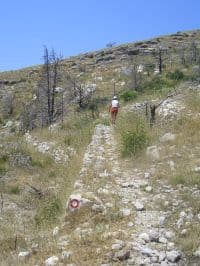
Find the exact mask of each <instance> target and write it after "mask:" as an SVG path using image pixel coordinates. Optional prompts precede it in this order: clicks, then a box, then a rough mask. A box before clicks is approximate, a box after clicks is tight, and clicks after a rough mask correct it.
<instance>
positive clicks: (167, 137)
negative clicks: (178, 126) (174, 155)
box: [160, 132, 176, 142]
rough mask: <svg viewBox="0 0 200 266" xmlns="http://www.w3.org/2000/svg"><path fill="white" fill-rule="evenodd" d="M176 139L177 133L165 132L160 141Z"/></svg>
mask: <svg viewBox="0 0 200 266" xmlns="http://www.w3.org/2000/svg"><path fill="white" fill-rule="evenodd" d="M175 139H176V135H175V134H172V133H170V132H168V133H165V134H164V135H163V136H162V137H160V142H168V141H174V140H175Z"/></svg>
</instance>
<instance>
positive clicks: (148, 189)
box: [145, 186, 153, 192]
mask: <svg viewBox="0 0 200 266" xmlns="http://www.w3.org/2000/svg"><path fill="white" fill-rule="evenodd" d="M145 190H146V192H152V190H153V188H152V187H151V186H147V187H146V188H145Z"/></svg>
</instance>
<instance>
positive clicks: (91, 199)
mask: <svg viewBox="0 0 200 266" xmlns="http://www.w3.org/2000/svg"><path fill="white" fill-rule="evenodd" d="M83 207H87V208H90V209H91V210H93V211H96V210H98V212H99V211H104V209H105V207H104V205H103V203H102V201H101V200H100V199H99V198H98V197H97V196H95V195H94V193H93V192H75V193H74V194H71V195H70V197H69V199H68V201H67V204H66V212H68V211H70V212H73V211H75V210H79V209H80V208H83Z"/></svg>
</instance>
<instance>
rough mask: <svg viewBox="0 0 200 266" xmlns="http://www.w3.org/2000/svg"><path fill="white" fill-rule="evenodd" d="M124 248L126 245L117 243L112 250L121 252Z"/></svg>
mask: <svg viewBox="0 0 200 266" xmlns="http://www.w3.org/2000/svg"><path fill="white" fill-rule="evenodd" d="M123 247H124V243H115V244H113V245H112V250H120V249H122V248H123Z"/></svg>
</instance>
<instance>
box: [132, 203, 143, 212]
mask: <svg viewBox="0 0 200 266" xmlns="http://www.w3.org/2000/svg"><path fill="white" fill-rule="evenodd" d="M134 205H135V208H136V210H137V211H143V210H144V205H143V204H142V203H141V202H139V201H138V202H136V203H135V204H134Z"/></svg>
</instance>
